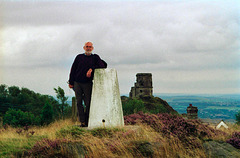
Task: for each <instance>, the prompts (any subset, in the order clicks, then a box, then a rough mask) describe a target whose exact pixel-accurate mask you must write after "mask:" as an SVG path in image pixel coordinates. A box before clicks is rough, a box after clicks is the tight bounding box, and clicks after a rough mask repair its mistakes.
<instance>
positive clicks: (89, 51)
mask: <svg viewBox="0 0 240 158" xmlns="http://www.w3.org/2000/svg"><path fill="white" fill-rule="evenodd" d="M83 49H84V50H85V54H86V55H91V54H92V50H93V44H92V42H86V43H85V45H84V47H83Z"/></svg>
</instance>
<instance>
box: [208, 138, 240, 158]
mask: <svg viewBox="0 0 240 158" xmlns="http://www.w3.org/2000/svg"><path fill="white" fill-rule="evenodd" d="M203 147H204V150H205V153H206V156H207V157H209V158H239V157H240V150H238V149H236V148H234V147H233V146H232V145H231V144H228V143H226V142H222V141H208V142H205V143H203Z"/></svg>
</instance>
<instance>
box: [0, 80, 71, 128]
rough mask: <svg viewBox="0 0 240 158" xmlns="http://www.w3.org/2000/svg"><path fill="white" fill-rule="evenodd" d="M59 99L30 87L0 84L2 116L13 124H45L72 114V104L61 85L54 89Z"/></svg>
mask: <svg viewBox="0 0 240 158" xmlns="http://www.w3.org/2000/svg"><path fill="white" fill-rule="evenodd" d="M53 90H54V91H55V93H56V97H57V99H55V98H54V97H53V96H50V95H43V94H40V93H36V92H34V91H32V90H30V89H28V88H19V87H18V86H10V87H8V86H7V85H5V84H1V85H0V118H2V121H3V124H9V125H12V126H24V125H45V124H49V123H51V122H53V121H54V120H58V119H64V118H67V117H70V116H71V106H70V105H68V104H67V99H68V98H67V97H66V96H65V93H64V90H63V89H62V88H61V87H58V88H54V89H53Z"/></svg>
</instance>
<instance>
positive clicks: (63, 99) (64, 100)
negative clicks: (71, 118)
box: [54, 86, 68, 119]
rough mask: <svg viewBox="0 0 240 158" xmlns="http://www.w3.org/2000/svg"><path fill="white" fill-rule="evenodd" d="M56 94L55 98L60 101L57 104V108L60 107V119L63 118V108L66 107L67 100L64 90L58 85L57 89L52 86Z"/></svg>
mask: <svg viewBox="0 0 240 158" xmlns="http://www.w3.org/2000/svg"><path fill="white" fill-rule="evenodd" d="M54 90H55V92H56V94H57V98H58V100H59V101H60V104H59V109H60V112H61V114H62V119H63V118H64V110H65V109H66V107H67V105H68V104H67V100H68V97H65V92H64V90H63V89H62V88H61V87H59V86H58V89H56V88H54Z"/></svg>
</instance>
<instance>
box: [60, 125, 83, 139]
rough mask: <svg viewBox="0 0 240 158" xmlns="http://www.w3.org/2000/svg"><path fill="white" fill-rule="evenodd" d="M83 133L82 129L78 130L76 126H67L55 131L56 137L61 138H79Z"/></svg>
mask: <svg viewBox="0 0 240 158" xmlns="http://www.w3.org/2000/svg"><path fill="white" fill-rule="evenodd" d="M84 133H86V131H85V130H84V129H83V128H80V127H78V126H68V127H65V128H62V129H60V130H59V131H57V132H56V136H57V137H62V138H66V137H73V138H79V137H81V136H82V135H84Z"/></svg>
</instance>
